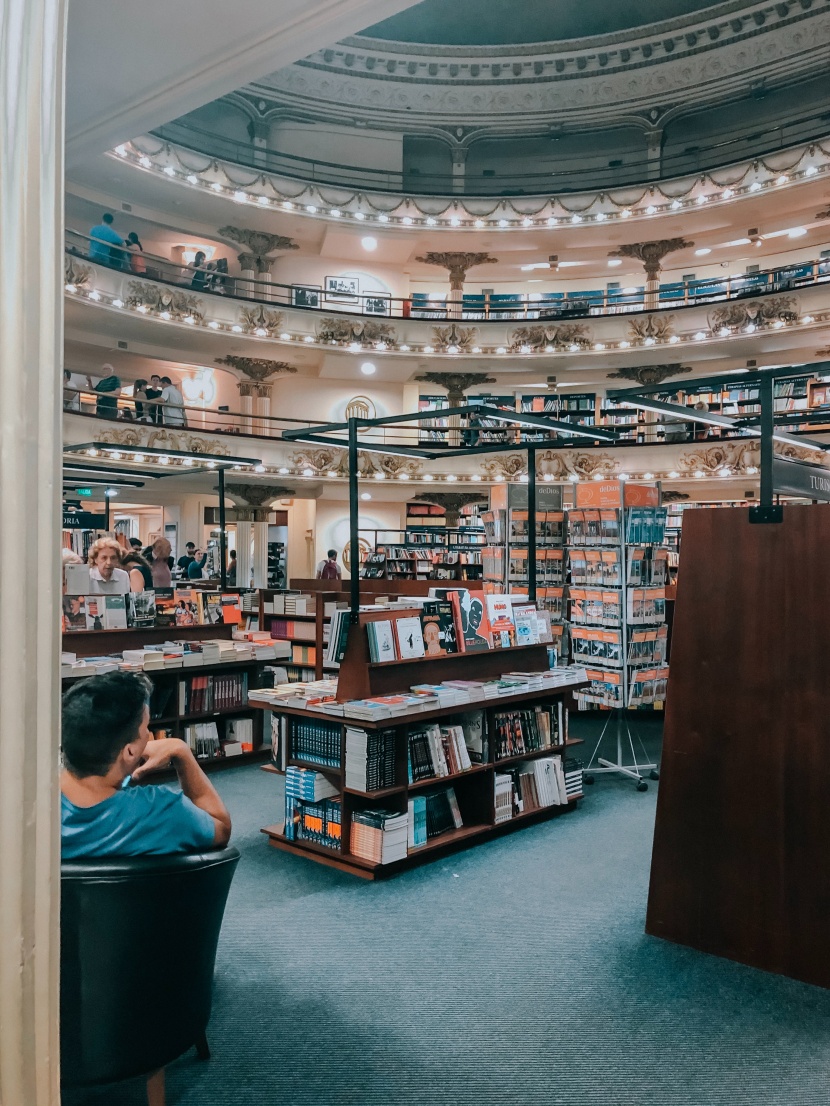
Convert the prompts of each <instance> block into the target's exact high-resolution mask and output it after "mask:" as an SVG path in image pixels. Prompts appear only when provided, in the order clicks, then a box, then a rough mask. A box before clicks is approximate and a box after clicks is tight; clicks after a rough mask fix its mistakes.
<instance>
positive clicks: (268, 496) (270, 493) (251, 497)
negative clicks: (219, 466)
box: [216, 484, 295, 507]
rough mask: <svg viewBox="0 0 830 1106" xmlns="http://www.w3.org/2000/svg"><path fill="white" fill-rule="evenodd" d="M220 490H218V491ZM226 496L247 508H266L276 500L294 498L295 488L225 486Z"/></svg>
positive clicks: (263, 485)
mask: <svg viewBox="0 0 830 1106" xmlns="http://www.w3.org/2000/svg"><path fill="white" fill-rule="evenodd" d="M216 490H217V491H218V490H219V489H218V488H217V489H216ZM225 494H226V495H229V496H230V497H231V498H232V499H239V500H241V501H242V503H243V505H244V506H246V507H265V506H267V505H269V504H271V503H273V501H274V500H275V499H282V498H283V497H284V496H289V495H290V496H293V495H294V494H295V492H294V490H293V488H286V487H284V486H282V485H279V486H275V485H273V484H225Z"/></svg>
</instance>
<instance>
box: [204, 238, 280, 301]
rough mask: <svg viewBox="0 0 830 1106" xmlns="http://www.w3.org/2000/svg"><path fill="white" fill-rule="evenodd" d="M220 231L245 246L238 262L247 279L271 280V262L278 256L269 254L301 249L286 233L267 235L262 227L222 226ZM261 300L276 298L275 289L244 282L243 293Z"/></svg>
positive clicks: (232, 240)
mask: <svg viewBox="0 0 830 1106" xmlns="http://www.w3.org/2000/svg"><path fill="white" fill-rule="evenodd" d="M219 233H220V234H221V235H222V236H223V237H224V238H228V239H230V241H231V242H236V243H237V244H238V245H240V246H242V247H243V248H244V251H245V252H244V253H241V254H240V255H239V264H240V266H241V267H242V276H243V277H247V279H248V281H253V280H254V278H256V280H257V281H265V282H266V283H267V284H270V283H271V265H272V264H273V262H274V260H275V258H274V257H273V256H269V255H272V254H274V253H275V252H276V251H277V250H298V249H299V248H300V247H299V246H298V245H297V243H296V242H295V241H294V239H293V238H287V237H286V236H285V235H284V234H268V233H266V232H265V231H261V230H247V229H246V228H245V227H232V226H227V227H220V228H219ZM240 294H241V295H243V296H250V297H251V298H252V299H258V300H262V299H264V300H268V301H271V300H274V299H276V298H277V297H276V296H275V295H274V290H273V289H271V288H263V287H262V286H261V284H251V283H248V284H247V286H246V285H244V284H243V290H242V292H241V293H240Z"/></svg>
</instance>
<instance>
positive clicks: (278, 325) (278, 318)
mask: <svg viewBox="0 0 830 1106" xmlns="http://www.w3.org/2000/svg"><path fill="white" fill-rule="evenodd" d="M283 318H284V315H283V313H282V311H271V310H269V309H268V308H267V307H263V306H262V304H259V305H258V306H256V307H241V308H240V309H239V321H240V323H241V324H242V326H243V327H244V328H245V330H247V331H250V332H254V331H257V330H267V331H268V334H269V335H271V334H273V333H274V332H275V331H278V330H281V329H282V320H283Z"/></svg>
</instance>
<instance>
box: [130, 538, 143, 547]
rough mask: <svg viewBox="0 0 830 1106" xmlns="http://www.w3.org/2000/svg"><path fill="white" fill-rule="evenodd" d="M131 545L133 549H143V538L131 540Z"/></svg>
mask: <svg viewBox="0 0 830 1106" xmlns="http://www.w3.org/2000/svg"><path fill="white" fill-rule="evenodd" d="M130 545H131V546H132V547H133V549H141V538H130Z"/></svg>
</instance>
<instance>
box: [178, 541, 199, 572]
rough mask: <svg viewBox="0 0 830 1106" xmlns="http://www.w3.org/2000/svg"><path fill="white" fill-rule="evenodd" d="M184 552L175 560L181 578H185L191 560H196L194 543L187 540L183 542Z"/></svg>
mask: <svg viewBox="0 0 830 1106" xmlns="http://www.w3.org/2000/svg"><path fill="white" fill-rule="evenodd" d="M184 550H185V551H184V553H183V554H182V556H181V557H179V559H178V560H177V561H176V567H177V568H178V570H179V572H180V573H181V577H182V579H183V580H186V579H187V570H188V569H189V568H190V565H191V562H192V561H195V560H196V557H195V553H196V543H195V542H192V541H189V542H186V543H185V547H184Z"/></svg>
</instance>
